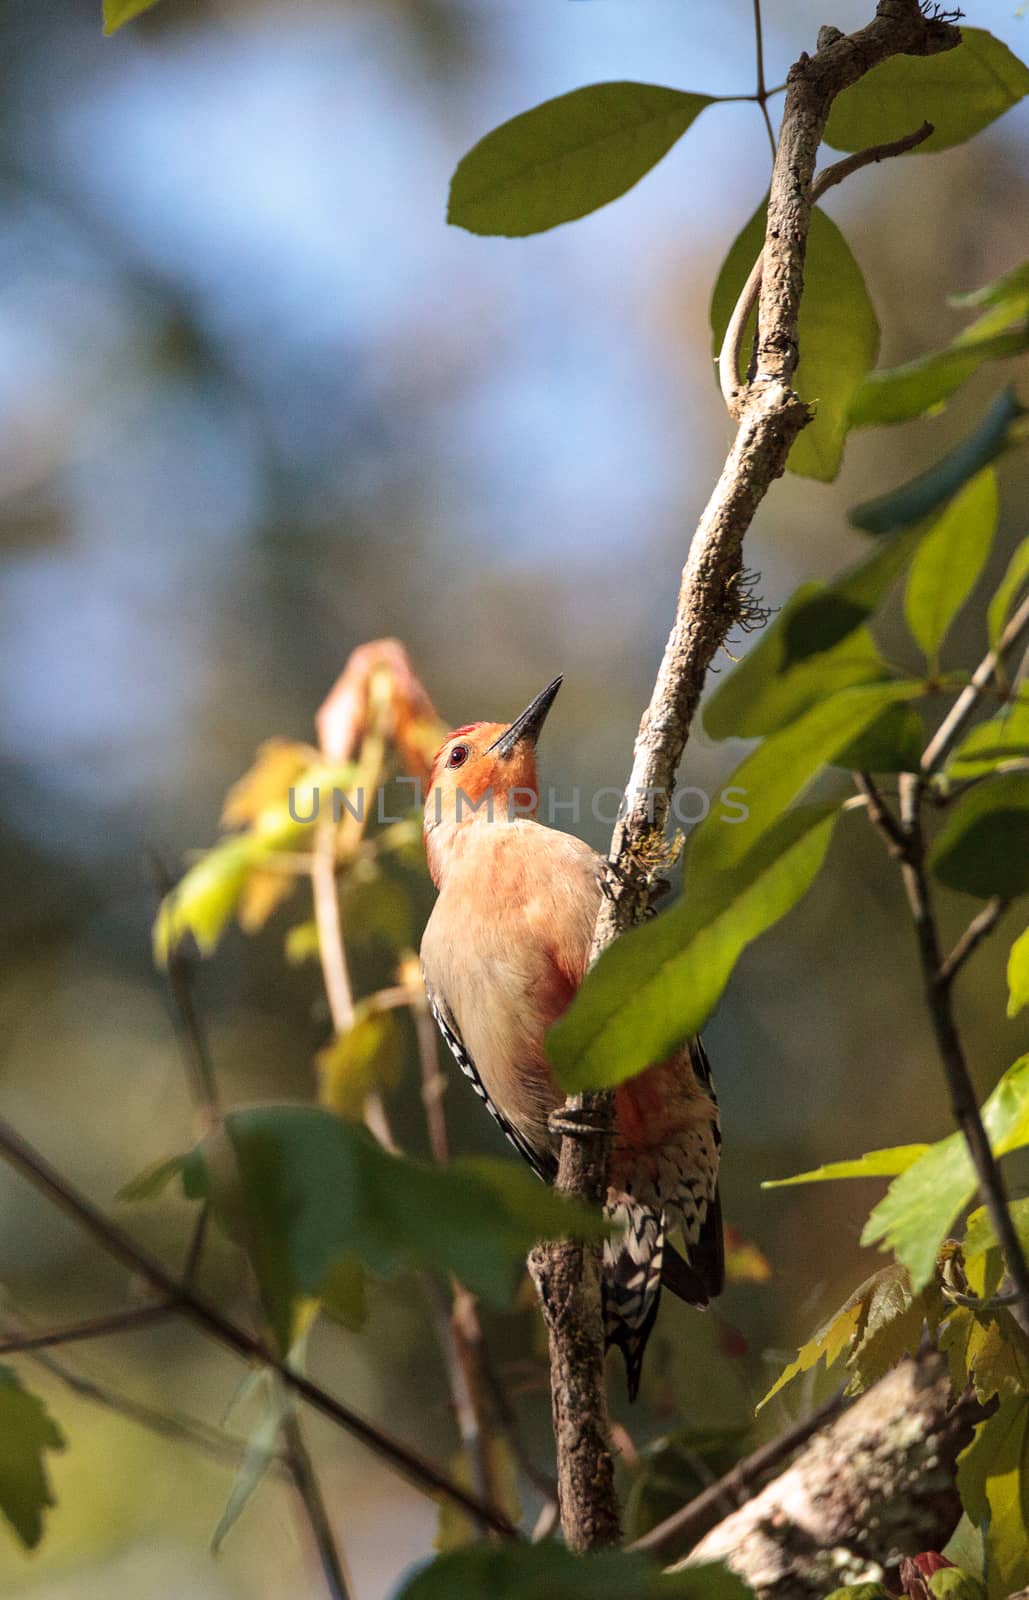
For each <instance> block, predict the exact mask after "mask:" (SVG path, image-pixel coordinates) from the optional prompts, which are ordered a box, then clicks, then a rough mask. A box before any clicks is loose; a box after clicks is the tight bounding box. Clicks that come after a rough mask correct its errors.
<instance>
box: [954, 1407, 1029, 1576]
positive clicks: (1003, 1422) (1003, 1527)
mask: <svg viewBox="0 0 1029 1600" xmlns="http://www.w3.org/2000/svg"><path fill="white" fill-rule="evenodd" d="M958 1490H959V1492H960V1495H961V1503H962V1505H963V1506H964V1508H965V1511H966V1512H967V1514H968V1517H969V1520H970V1521H971V1522H972V1523H973V1524H975V1525H977V1526H981V1525H983V1524H986V1523H988V1524H989V1528H988V1532H987V1536H986V1563H987V1573H988V1580H987V1588H988V1593H989V1596H990V1600H1006V1596H1008V1595H1010V1594H1011V1593H1012V1592H1013V1591H1014V1590H1015V1589H1020V1588H1021V1587H1022V1585H1023V1584H1025V1583H1027V1582H1029V1396H1027V1395H1022V1396H1021V1397H1020V1398H1018V1399H1012V1400H1004V1401H1002V1402H1001V1404H1000V1405H999V1406H998V1408H997V1410H996V1411H995V1412H994V1414H993V1416H991V1417H987V1419H986V1421H985V1422H981V1423H980V1424H979V1426H978V1427H977V1428H976V1430H975V1438H974V1439H973V1440H972V1443H971V1444H970V1445H969V1446H968V1448H967V1449H966V1450H963V1451H962V1453H961V1455H960V1456H959V1457H958Z"/></svg>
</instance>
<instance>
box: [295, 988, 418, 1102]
mask: <svg viewBox="0 0 1029 1600" xmlns="http://www.w3.org/2000/svg"><path fill="white" fill-rule="evenodd" d="M316 1064H317V1068H318V1098H319V1100H320V1101H321V1103H322V1105H323V1106H327V1107H328V1108H329V1110H330V1111H334V1112H335V1113H336V1115H337V1116H339V1117H349V1118H351V1120H353V1121H355V1122H359V1121H360V1120H361V1117H362V1116H363V1114H364V1105H365V1101H366V1100H367V1098H368V1096H369V1095H370V1094H373V1093H374V1092H375V1091H376V1090H380V1089H392V1088H395V1087H396V1084H397V1083H398V1082H399V1080H400V1073H401V1068H402V1065H403V1051H402V1048H401V1040H400V1033H399V1030H398V1028H397V1019H396V1016H395V1015H394V1013H393V1012H392V1011H376V1010H375V1009H374V1007H372V1006H370V1005H369V1004H368V1003H367V1002H364V1003H362V1004H359V1005H358V1006H357V1007H356V1008H355V1014H354V1025H353V1027H352V1028H351V1029H350V1030H349V1031H348V1032H347V1033H340V1034H337V1035H336V1038H335V1039H334V1040H333V1041H332V1043H331V1044H329V1045H326V1047H325V1049H324V1050H320V1051H319V1052H318V1056H317V1061H316Z"/></svg>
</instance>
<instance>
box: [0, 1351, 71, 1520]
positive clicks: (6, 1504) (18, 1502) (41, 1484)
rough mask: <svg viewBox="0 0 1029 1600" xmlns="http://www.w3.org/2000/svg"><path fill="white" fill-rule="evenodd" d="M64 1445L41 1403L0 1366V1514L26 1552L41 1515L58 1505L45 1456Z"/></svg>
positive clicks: (13, 1375)
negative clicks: (0, 1513) (48, 1475)
mask: <svg viewBox="0 0 1029 1600" xmlns="http://www.w3.org/2000/svg"><path fill="white" fill-rule="evenodd" d="M64 1445H65V1439H64V1435H63V1434H62V1432H61V1430H60V1428H59V1427H58V1426H57V1424H56V1422H54V1421H53V1420H52V1418H51V1417H50V1415H49V1413H48V1411H47V1409H46V1405H45V1404H44V1402H43V1401H42V1400H40V1398H39V1396H38V1395H34V1394H30V1393H29V1391H28V1390H27V1389H23V1388H22V1386H21V1381H20V1379H19V1378H18V1376H17V1374H16V1373H15V1372H13V1371H12V1370H11V1368H10V1367H5V1366H0V1511H2V1512H3V1514H4V1516H5V1517H6V1518H7V1520H8V1522H9V1523H10V1524H11V1527H12V1528H13V1529H14V1531H15V1533H16V1534H17V1535H18V1537H19V1539H20V1540H21V1542H22V1544H23V1545H26V1546H27V1548H28V1549H30V1550H34V1549H35V1547H36V1545H37V1544H38V1543H39V1541H40V1539H41V1538H42V1537H43V1513H44V1511H46V1510H47V1509H48V1508H49V1507H51V1506H53V1505H56V1503H57V1502H56V1501H55V1499H54V1495H53V1490H52V1489H51V1487H50V1481H49V1479H48V1477H47V1470H46V1454H45V1453H46V1451H48V1450H63V1449H64Z"/></svg>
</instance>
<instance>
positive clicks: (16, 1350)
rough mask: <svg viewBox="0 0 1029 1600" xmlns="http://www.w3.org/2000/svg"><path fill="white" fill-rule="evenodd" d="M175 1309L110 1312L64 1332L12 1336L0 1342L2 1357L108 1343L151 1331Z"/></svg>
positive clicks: (135, 1308) (161, 1307) (52, 1330)
mask: <svg viewBox="0 0 1029 1600" xmlns="http://www.w3.org/2000/svg"><path fill="white" fill-rule="evenodd" d="M175 1309H176V1307H175V1305H174V1303H173V1302H171V1301H163V1302H162V1303H161V1304H160V1305H149V1306H127V1307H125V1308H124V1309H123V1310H121V1311H109V1312H108V1313H107V1314H106V1315H105V1316H102V1317H88V1318H86V1320H85V1321H83V1322H70V1323H69V1324H68V1325H67V1327H64V1328H47V1329H43V1330H42V1331H40V1332H38V1333H37V1332H32V1333H19V1334H9V1335H6V1336H5V1337H4V1338H2V1339H0V1356H13V1355H24V1354H25V1353H26V1352H28V1351H30V1350H52V1349H54V1348H56V1347H57V1346H58V1345H66V1344H80V1343H82V1341H83V1340H86V1339H106V1338H107V1337H108V1336H109V1335H110V1334H112V1333H128V1332H129V1331H131V1330H132V1329H134V1328H148V1327H150V1326H151V1325H152V1324H153V1323H155V1322H161V1321H163V1320H164V1318H165V1317H169V1316H171V1315H172V1313H173V1312H174V1311H175Z"/></svg>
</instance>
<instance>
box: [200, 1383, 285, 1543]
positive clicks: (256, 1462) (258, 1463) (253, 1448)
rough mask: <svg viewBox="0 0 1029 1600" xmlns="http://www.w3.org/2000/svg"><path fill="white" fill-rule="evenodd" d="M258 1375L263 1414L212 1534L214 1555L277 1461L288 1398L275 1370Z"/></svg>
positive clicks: (247, 1445) (245, 1451)
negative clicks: (274, 1372)
mask: <svg viewBox="0 0 1029 1600" xmlns="http://www.w3.org/2000/svg"><path fill="white" fill-rule="evenodd" d="M257 1376H258V1379H259V1380H260V1382H259V1387H258V1388H257V1389H256V1391H255V1392H257V1393H258V1394H260V1396H261V1400H262V1416H261V1418H260V1420H259V1421H258V1422H257V1424H256V1426H255V1427H254V1429H253V1430H252V1432H251V1434H250V1437H249V1438H248V1439H247V1443H246V1449H245V1450H244V1452H243V1459H242V1461H241V1462H240V1464H239V1468H238V1470H237V1472H236V1477H235V1480H234V1482H233V1485H232V1489H231V1491H230V1493H229V1498H228V1500H227V1501H226V1503H225V1510H224V1511H223V1512H222V1514H221V1516H220V1517H219V1519H218V1526H217V1527H216V1528H215V1530H214V1532H213V1534H212V1535H211V1553H212V1554H213V1555H217V1554H218V1552H219V1551H220V1550H221V1547H222V1545H223V1543H224V1542H225V1539H226V1538H227V1536H228V1535H229V1533H230V1532H231V1531H232V1529H233V1528H234V1527H235V1525H236V1523H237V1522H238V1521H239V1519H240V1517H241V1516H242V1514H243V1511H244V1509H245V1508H246V1506H247V1504H248V1502H249V1501H250V1499H251V1497H252V1496H253V1495H254V1494H255V1492H256V1491H257V1489H258V1488H259V1487H260V1485H261V1484H262V1483H263V1481H264V1479H265V1477H266V1476H267V1474H268V1471H269V1469H270V1467H271V1466H272V1465H273V1464H274V1461H275V1456H276V1449H277V1446H278V1440H279V1430H280V1428H281V1427H282V1417H283V1411H284V1409H285V1407H286V1406H287V1405H288V1404H289V1401H288V1400H287V1399H286V1398H285V1396H284V1395H283V1393H282V1391H281V1386H280V1384H279V1382H278V1380H277V1379H276V1378H275V1377H274V1375H273V1374H272V1373H270V1372H262V1373H259V1374H258V1375H257Z"/></svg>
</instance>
